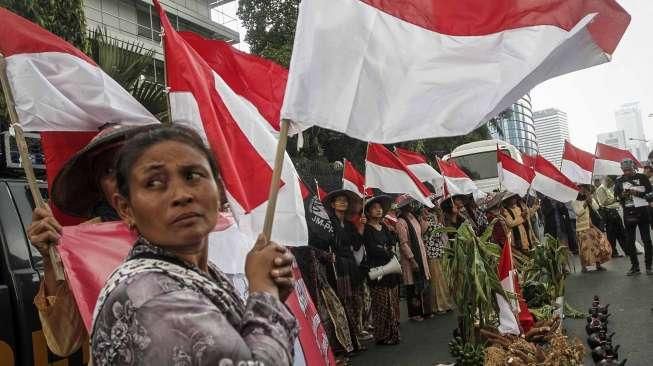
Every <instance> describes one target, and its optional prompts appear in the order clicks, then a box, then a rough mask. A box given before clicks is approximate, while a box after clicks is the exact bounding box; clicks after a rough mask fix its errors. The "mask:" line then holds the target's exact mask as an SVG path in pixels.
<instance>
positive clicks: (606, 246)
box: [29, 126, 653, 365]
mask: <svg viewBox="0 0 653 366" xmlns="http://www.w3.org/2000/svg"><path fill="white" fill-rule="evenodd" d="M118 150H120V153H119V154H118ZM116 156H118V158H117V160H116ZM621 167H622V170H623V173H624V174H623V175H622V176H620V177H603V178H602V179H596V181H595V183H594V185H592V186H591V185H583V186H581V189H580V193H579V194H578V197H577V199H576V200H575V201H573V202H571V203H568V204H564V203H560V202H556V201H553V200H551V199H549V198H547V197H545V196H527V197H520V196H518V195H516V194H513V193H510V192H505V191H497V192H493V193H491V194H490V195H488V197H487V198H485V199H483V200H482V201H475V200H474V198H473V196H472V195H456V196H453V197H434V198H433V203H434V207H433V208H428V207H425V206H423V205H422V204H420V203H418V202H417V201H416V200H414V199H412V198H410V197H409V196H407V195H392V196H391V195H386V194H377V195H375V196H373V197H366V198H361V197H359V196H358V195H357V194H356V193H354V192H351V191H348V190H343V189H341V190H335V191H332V192H330V193H329V194H328V195H327V196H326V197H324V198H323V205H324V208H325V209H326V211H327V213H328V215H329V219H330V222H331V224H332V227H333V231H334V235H333V238H332V240H324V239H323V238H322V239H320V238H317V237H310V238H309V246H306V247H298V248H295V249H293V252H294V258H295V259H296V261H297V263H298V265H299V267H300V269H301V272H302V275H303V278H304V281H305V283H306V285H307V289H308V292H309V294H310V296H311V298H312V300H313V302H314V304H315V305H316V308H317V311H318V314H319V315H320V318H321V320H322V324H323V327H324V329H325V332H326V334H327V336H328V339H329V343H330V346H331V348H332V350H333V351H334V352H335V354H336V356H337V360H338V363H339V364H347V363H348V360H349V358H350V357H352V356H354V355H356V354H357V353H360V352H363V351H365V350H366V346H365V344H366V343H367V342H368V341H370V340H373V341H374V342H375V343H376V344H377V345H383V346H393V345H397V344H399V343H400V342H401V331H400V318H401V313H402V311H403V310H402V309H403V307H402V306H401V305H400V298H401V297H404V298H405V300H406V304H405V308H406V312H407V313H406V315H407V317H408V318H409V319H410V321H413V322H423V321H428V319H431V318H433V317H434V316H437V315H441V314H445V313H447V312H449V311H452V310H453V303H452V296H451V293H450V288H449V285H448V281H447V276H446V273H445V272H444V271H443V263H442V262H443V257H444V255H445V251H446V250H447V248H448V247H449V246H451V245H454V244H453V243H455V242H454V241H453V239H455V236H456V234H455V232H454V231H451V230H445V228H454V229H456V228H459V227H460V226H461V225H462V224H463V223H464V222H468V223H469V224H470V225H471V227H472V228H473V230H474V231H475V232H476V233H477V234H479V235H480V234H481V233H483V232H485V231H486V229H488V226H490V225H492V236H491V238H492V241H493V242H495V243H496V244H498V245H501V246H503V245H511V246H512V248H513V249H514V252H518V253H521V254H523V255H528V253H529V251H530V250H531V249H532V248H533V247H534V246H535V245H537V243H538V242H541V241H542V240H543V238H544V235H545V234H549V235H551V236H553V237H554V238H558V239H559V240H561V241H562V242H563V243H564V244H565V245H567V246H568V247H569V249H570V251H571V252H573V253H576V254H578V255H579V257H580V262H581V267H582V271H583V272H586V271H588V267H594V268H595V269H596V270H597V271H602V270H605V268H604V267H603V266H602V264H603V263H605V262H607V261H608V260H610V258H611V257H618V256H620V254H619V252H618V250H617V243H619V245H620V247H621V250H622V251H623V252H624V253H625V255H627V256H628V257H629V259H630V261H631V269H630V271H629V272H628V275H637V274H639V273H640V267H639V259H638V250H637V246H636V245H635V242H636V232H637V231H639V234H640V237H641V242H642V243H643V247H644V252H645V256H644V258H645V270H646V273H647V274H653V271H652V270H651V261H652V259H653V257H652V256H653V248H652V247H651V236H650V228H651V227H653V220H652V219H651V211H652V208H651V207H652V206H651V204H650V203H649V202H650V201H651V199H650V198H651V180H653V169H651V166H650V165H648V166H646V168H645V169H644V172H645V174H642V173H638V172H637V169H636V166H635V162H633V161H630V160H625V161H624V162H622V164H621ZM79 171H87V172H88V174H87V175H80V174H75V173H76V172H79ZM89 177H91V178H89ZM218 182H219V176H218V170H217V169H216V162H215V161H214V160H213V157H212V154H211V153H210V152H209V151H208V149H207V148H206V147H205V145H204V144H203V142H202V140H201V138H199V137H198V136H197V135H196V134H195V133H194V132H192V131H190V130H188V129H185V128H182V127H165V126H156V127H147V128H138V129H132V128H124V127H117V126H112V127H110V128H108V129H106V130H105V131H103V132H102V133H100V135H98V137H97V138H96V139H95V140H94V141H93V142H91V143H90V144H89V146H87V147H86V148H85V149H83V150H82V151H80V152H79V153H78V154H77V155H76V156H75V157H74V158H73V159H71V160H70V161H69V162H68V164H67V165H66V166H65V167H64V169H62V171H61V173H59V176H58V177H57V179H55V181H54V186H53V187H52V200H53V202H54V204H56V205H57V206H58V207H59V208H60V209H62V210H63V211H64V212H67V213H69V214H73V215H76V216H78V217H83V218H85V219H88V220H93V221H116V220H123V221H125V222H126V223H127V224H128V226H129V227H130V228H131V229H132V230H134V231H135V232H136V233H137V234H138V239H137V241H136V243H135V245H134V247H133V249H132V251H131V253H130V254H129V256H128V258H127V259H126V260H125V262H124V263H123V264H122V265H121V266H120V267H119V268H118V269H117V270H116V271H115V272H114V274H113V275H112V276H111V278H110V280H108V281H107V284H106V285H105V287H104V288H103V290H102V293H101V295H100V298H99V299H98V303H97V305H96V314H95V316H94V323H93V328H92V332H91V334H90V340H91V346H92V349H91V352H92V361H93V364H95V365H109V364H111V365H122V364H168V363H175V364H176V363H180V364H186V361H188V362H187V363H188V364H220V365H222V364H224V365H227V364H239V363H238V362H240V361H247V362H248V363H247V364H248V365H249V364H252V365H259V364H261V365H262V364H266V365H288V364H290V363H292V359H293V344H294V342H295V339H296V337H297V324H296V321H295V319H294V318H293V317H292V314H290V313H289V311H288V310H287V309H286V307H285V306H284V305H283V301H284V300H285V298H286V297H287V296H288V294H289V292H290V291H292V286H293V282H292V274H291V269H290V265H291V263H292V261H293V255H292V254H291V253H290V251H289V250H287V249H286V248H285V247H283V246H280V245H277V244H275V243H269V242H268V241H267V240H266V239H265V238H262V237H261V238H259V240H258V241H257V243H256V245H255V247H254V249H253V250H252V251H251V252H250V254H249V255H248V257H247V261H246V263H245V272H246V277H247V279H248V282H249V296H248V299H247V300H246V301H243V300H242V299H240V297H239V296H238V295H237V294H236V291H235V290H234V287H233V285H232V284H231V283H230V281H229V279H228V278H227V277H225V275H224V274H223V273H222V272H221V271H220V270H219V269H218V268H216V267H215V266H214V265H212V264H211V263H210V261H208V260H207V242H208V241H207V236H208V234H209V232H210V231H211V230H212V228H213V227H214V226H215V222H216V220H217V218H216V216H217V214H218V212H219V211H220V209H221V208H220V201H221V198H220V197H221V192H220V185H219V183H218ZM60 235H61V225H60V224H59V223H58V222H57V220H56V219H55V218H54V216H53V214H52V212H51V211H50V209H48V208H47V207H44V208H37V209H36V210H35V211H34V215H33V222H32V224H31V226H30V229H29V238H30V240H31V242H32V243H33V244H34V245H35V246H36V247H37V248H38V249H39V251H40V252H41V253H42V255H43V256H44V259H45V279H44V281H43V282H42V284H41V287H40V290H39V292H38V294H37V295H36V298H35V300H34V302H35V304H36V306H37V308H38V311H39V316H40V318H41V322H42V325H43V332H44V335H45V337H46V341H47V344H48V346H49V347H50V349H51V350H52V351H53V352H54V353H56V354H59V355H62V356H65V355H68V354H70V353H72V352H74V351H75V350H77V349H78V348H79V347H80V346H81V342H82V340H83V339H85V338H87V337H88V335H86V330H85V328H84V326H83V324H82V321H81V319H80V315H79V313H78V312H77V311H76V308H75V306H74V299H72V295H71V292H70V290H69V289H68V288H67V285H66V283H65V282H57V281H55V280H54V274H53V270H52V263H51V261H50V258H49V251H48V246H49V245H51V244H52V243H55V242H56V241H57V240H58V239H59V238H60ZM392 264H394V265H395V267H393V268H394V269H393V270H392V271H390V273H386V274H384V275H383V276H378V277H375V276H372V275H370V273H376V272H374V269H378V268H379V267H388V268H390V267H392Z"/></svg>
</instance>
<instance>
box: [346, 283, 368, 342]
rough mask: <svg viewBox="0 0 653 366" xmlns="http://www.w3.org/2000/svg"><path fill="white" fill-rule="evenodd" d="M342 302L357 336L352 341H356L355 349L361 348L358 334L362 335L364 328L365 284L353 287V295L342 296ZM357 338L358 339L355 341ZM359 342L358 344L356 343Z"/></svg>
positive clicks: (351, 330) (351, 327)
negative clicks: (362, 326)
mask: <svg viewBox="0 0 653 366" xmlns="http://www.w3.org/2000/svg"><path fill="white" fill-rule="evenodd" d="M340 302H342V306H343V307H344V308H345V313H346V314H347V322H348V323H349V330H350V332H351V333H352V334H354V335H355V336H353V337H352V342H353V343H354V349H356V350H358V349H360V343H359V341H358V336H360V335H361V332H362V329H361V325H362V323H363V322H362V317H363V308H364V306H365V305H364V294H363V286H358V287H353V288H352V289H351V296H346V297H342V296H341V297H340ZM354 340H356V341H354ZM356 343H358V345H357V344H356Z"/></svg>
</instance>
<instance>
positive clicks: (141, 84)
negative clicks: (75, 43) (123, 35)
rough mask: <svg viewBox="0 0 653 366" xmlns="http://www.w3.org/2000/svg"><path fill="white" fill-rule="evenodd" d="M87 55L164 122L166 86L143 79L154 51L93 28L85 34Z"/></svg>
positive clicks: (165, 119)
mask: <svg viewBox="0 0 653 366" xmlns="http://www.w3.org/2000/svg"><path fill="white" fill-rule="evenodd" d="M89 56H90V57H91V58H92V59H93V60H94V61H95V62H96V63H97V64H98V66H99V67H100V68H102V70H104V72H106V73H107V75H109V77H111V78H112V79H114V80H115V81H116V82H117V83H118V84H120V85H121V86H122V87H123V88H125V90H127V91H128V92H129V93H131V94H132V95H133V96H134V98H135V99H136V100H137V101H138V102H140V103H141V104H142V105H143V106H144V107H145V108H146V109H147V110H148V111H150V113H152V114H153V115H154V116H155V117H157V118H158V119H159V120H161V121H164V122H167V121H168V105H167V94H166V88H165V86H164V85H162V84H158V83H155V82H153V81H149V80H147V79H146V77H145V76H146V75H149V74H150V69H151V68H153V67H154V63H153V60H154V50H151V49H146V48H145V47H144V46H143V44H142V43H140V42H132V41H124V40H121V39H117V38H114V37H111V36H109V35H108V34H107V33H106V31H102V30H101V29H100V28H97V29H96V30H94V31H93V32H91V34H90V36H89Z"/></svg>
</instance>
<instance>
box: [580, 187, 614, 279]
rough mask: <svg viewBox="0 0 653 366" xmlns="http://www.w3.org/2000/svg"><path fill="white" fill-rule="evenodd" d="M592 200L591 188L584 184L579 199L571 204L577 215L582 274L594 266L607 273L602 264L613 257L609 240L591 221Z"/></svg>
mask: <svg viewBox="0 0 653 366" xmlns="http://www.w3.org/2000/svg"><path fill="white" fill-rule="evenodd" d="M591 200H592V195H591V193H590V186H589V185H586V184H583V185H581V186H580V192H579V193H578V197H577V198H576V200H575V201H573V202H572V203H571V207H572V208H573V210H574V212H575V213H576V241H577V242H578V254H579V256H580V264H581V269H582V272H587V266H589V265H594V264H596V270H597V271H605V268H603V267H602V266H601V264H602V263H605V262H607V261H608V260H610V257H611V255H612V250H611V247H610V243H609V242H608V239H607V238H606V237H605V235H604V234H603V233H602V232H601V231H600V230H599V229H597V228H596V227H595V226H594V225H592V221H591V220H590V210H591V209H592V207H591Z"/></svg>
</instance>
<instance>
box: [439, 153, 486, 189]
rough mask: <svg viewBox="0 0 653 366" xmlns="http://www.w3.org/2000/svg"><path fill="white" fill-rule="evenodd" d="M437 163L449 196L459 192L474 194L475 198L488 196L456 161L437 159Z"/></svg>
mask: <svg viewBox="0 0 653 366" xmlns="http://www.w3.org/2000/svg"><path fill="white" fill-rule="evenodd" d="M437 163H438V168H439V169H440V173H441V174H442V177H443V178H444V189H445V195H446V196H447V197H450V196H455V195H459V194H463V195H466V194H472V195H473V196H474V199H480V198H483V197H485V196H486V194H485V193H484V192H483V191H481V190H480V189H478V187H477V186H476V183H474V181H473V180H472V179H471V178H470V177H469V176H468V175H467V174H465V172H464V171H463V170H462V169H461V168H460V167H459V166H458V164H456V162H455V161H453V160H450V161H444V160H442V159H437Z"/></svg>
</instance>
